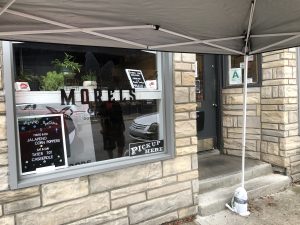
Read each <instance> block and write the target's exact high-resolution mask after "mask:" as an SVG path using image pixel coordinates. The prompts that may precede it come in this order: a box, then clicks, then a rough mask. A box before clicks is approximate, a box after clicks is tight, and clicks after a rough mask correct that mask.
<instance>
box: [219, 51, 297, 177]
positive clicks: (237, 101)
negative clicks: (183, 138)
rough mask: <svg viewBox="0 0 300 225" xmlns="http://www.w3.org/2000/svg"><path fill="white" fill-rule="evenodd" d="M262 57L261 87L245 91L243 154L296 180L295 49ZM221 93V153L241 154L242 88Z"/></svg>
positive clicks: (266, 54)
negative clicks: (259, 160)
mask: <svg viewBox="0 0 300 225" xmlns="http://www.w3.org/2000/svg"><path fill="white" fill-rule="evenodd" d="M262 58H263V62H262V86H261V88H257V87H255V88H249V89H248V111H247V127H248V129H247V136H246V139H247V141H246V150H247V152H246V155H247V156H248V157H252V158H256V159H261V160H263V161H265V162H268V163H271V164H272V165H273V166H274V169H275V170H278V171H280V172H284V173H286V174H289V175H291V176H292V178H293V179H294V180H300V137H299V133H298V132H299V130H298V117H299V114H298V86H297V71H296V50H295V49H294V48H293V49H286V50H280V51H274V52H270V53H265V54H263V57H262ZM222 92H223V107H222V110H223V121H222V122H223V136H224V151H225V153H227V154H231V155H241V133H242V129H241V127H242V101H243V96H242V95H243V89H242V88H230V89H223V90H222Z"/></svg>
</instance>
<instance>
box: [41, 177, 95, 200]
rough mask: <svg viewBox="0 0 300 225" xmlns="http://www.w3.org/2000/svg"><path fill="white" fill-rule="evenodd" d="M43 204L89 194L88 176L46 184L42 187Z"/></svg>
mask: <svg viewBox="0 0 300 225" xmlns="http://www.w3.org/2000/svg"><path fill="white" fill-rule="evenodd" d="M41 190H42V199H43V205H50V204H53V203H58V202H63V201H67V200H71V199H75V198H79V197H83V196H86V195H88V194H89V184H88V179H87V177H80V178H75V179H71V180H64V181H58V182H54V183H50V184H44V185H42V187H41Z"/></svg>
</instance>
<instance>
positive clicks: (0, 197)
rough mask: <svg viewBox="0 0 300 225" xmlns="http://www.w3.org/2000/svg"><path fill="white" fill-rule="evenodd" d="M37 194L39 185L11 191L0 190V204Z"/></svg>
mask: <svg viewBox="0 0 300 225" xmlns="http://www.w3.org/2000/svg"><path fill="white" fill-rule="evenodd" d="M1 169H2V168H1ZM0 172H1V170H0ZM39 194H40V192H39V187H30V188H23V189H18V190H13V191H4V192H0V204H3V203H7V202H13V201H18V200H21V199H26V198H30V197H34V196H38V195H39Z"/></svg>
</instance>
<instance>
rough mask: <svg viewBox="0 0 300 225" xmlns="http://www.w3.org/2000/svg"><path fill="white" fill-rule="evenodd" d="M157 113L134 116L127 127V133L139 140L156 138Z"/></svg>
mask: <svg viewBox="0 0 300 225" xmlns="http://www.w3.org/2000/svg"><path fill="white" fill-rule="evenodd" d="M158 120H159V115H158V114H157V113H152V114H146V115H143V116H139V117H137V118H135V119H134V120H133V122H132V124H131V125H130V127H129V135H130V137H132V138H133V139H136V140H139V141H145V140H157V139H158Z"/></svg>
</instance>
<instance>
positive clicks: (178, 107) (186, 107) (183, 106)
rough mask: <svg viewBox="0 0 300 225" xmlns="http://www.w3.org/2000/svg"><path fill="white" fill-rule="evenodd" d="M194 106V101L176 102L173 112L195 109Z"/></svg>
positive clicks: (195, 105)
mask: <svg viewBox="0 0 300 225" xmlns="http://www.w3.org/2000/svg"><path fill="white" fill-rule="evenodd" d="M196 107H197V104H196V103H188V104H176V105H175V112H191V111H195V110H196Z"/></svg>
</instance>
